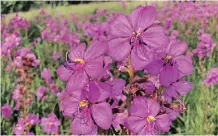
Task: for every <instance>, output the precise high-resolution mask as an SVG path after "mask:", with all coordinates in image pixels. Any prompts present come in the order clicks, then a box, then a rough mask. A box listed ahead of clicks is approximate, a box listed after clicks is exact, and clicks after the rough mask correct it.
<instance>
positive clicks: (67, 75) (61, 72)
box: [56, 65, 73, 81]
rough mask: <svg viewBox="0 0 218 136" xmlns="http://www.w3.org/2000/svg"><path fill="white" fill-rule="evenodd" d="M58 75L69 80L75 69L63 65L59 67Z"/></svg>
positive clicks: (64, 79)
mask: <svg viewBox="0 0 218 136" xmlns="http://www.w3.org/2000/svg"><path fill="white" fill-rule="evenodd" d="M56 72H57V75H58V77H59V78H60V79H61V80H62V81H68V80H69V78H70V76H71V75H72V73H73V70H69V69H67V68H65V67H64V66H63V65H61V66H59V67H58V68H57V71H56Z"/></svg>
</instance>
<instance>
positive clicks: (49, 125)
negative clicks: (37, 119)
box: [41, 113, 61, 134]
mask: <svg viewBox="0 0 218 136" xmlns="http://www.w3.org/2000/svg"><path fill="white" fill-rule="evenodd" d="M60 125H61V121H60V120H58V118H57V117H56V115H55V114H54V113H50V114H49V115H48V117H47V118H46V117H43V118H42V119H41V126H42V127H43V131H44V132H46V133H47V134H58V133H59V126H60Z"/></svg>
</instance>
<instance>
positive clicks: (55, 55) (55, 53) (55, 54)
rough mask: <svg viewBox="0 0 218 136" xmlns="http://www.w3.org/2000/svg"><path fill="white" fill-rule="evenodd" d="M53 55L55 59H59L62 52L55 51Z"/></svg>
mask: <svg viewBox="0 0 218 136" xmlns="http://www.w3.org/2000/svg"><path fill="white" fill-rule="evenodd" d="M52 57H53V59H54V60H58V59H59V58H60V57H61V54H60V53H59V52H56V51H54V52H53V55H52Z"/></svg>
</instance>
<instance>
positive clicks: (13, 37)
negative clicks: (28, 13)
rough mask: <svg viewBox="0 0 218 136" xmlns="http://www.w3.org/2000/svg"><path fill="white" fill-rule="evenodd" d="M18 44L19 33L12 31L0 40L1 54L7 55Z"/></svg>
mask: <svg viewBox="0 0 218 136" xmlns="http://www.w3.org/2000/svg"><path fill="white" fill-rule="evenodd" d="M20 44H21V37H20V34H19V33H17V32H14V33H12V34H8V35H6V37H5V39H4V42H2V46H1V54H2V55H3V56H9V55H10V53H11V50H12V49H13V48H15V47H17V46H18V45H20Z"/></svg>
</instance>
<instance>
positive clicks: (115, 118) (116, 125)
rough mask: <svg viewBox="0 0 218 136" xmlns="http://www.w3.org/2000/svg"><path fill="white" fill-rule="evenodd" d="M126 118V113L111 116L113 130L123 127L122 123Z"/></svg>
mask: <svg viewBox="0 0 218 136" xmlns="http://www.w3.org/2000/svg"><path fill="white" fill-rule="evenodd" d="M127 117H128V112H123V113H116V114H114V115H113V121H112V125H113V127H114V128H115V129H121V127H120V125H124V121H125V120H126V119H127Z"/></svg>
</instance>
